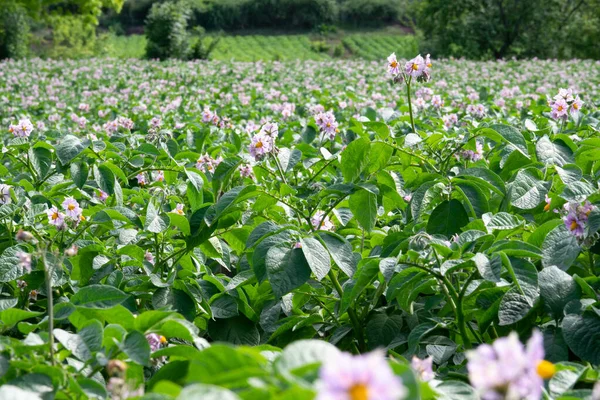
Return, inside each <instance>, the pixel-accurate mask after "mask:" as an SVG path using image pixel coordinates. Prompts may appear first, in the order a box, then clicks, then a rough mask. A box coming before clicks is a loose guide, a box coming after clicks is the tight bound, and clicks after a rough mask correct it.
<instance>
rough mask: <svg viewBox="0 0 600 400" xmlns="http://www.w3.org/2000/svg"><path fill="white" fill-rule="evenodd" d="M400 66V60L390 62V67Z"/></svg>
mask: <svg viewBox="0 0 600 400" xmlns="http://www.w3.org/2000/svg"><path fill="white" fill-rule="evenodd" d="M397 66H398V61H396V60H394V61H392V62H391V63H390V67H392V68H396V67H397Z"/></svg>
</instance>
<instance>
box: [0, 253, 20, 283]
mask: <svg viewBox="0 0 600 400" xmlns="http://www.w3.org/2000/svg"><path fill="white" fill-rule="evenodd" d="M22 251H24V250H23V248H21V246H19V245H17V246H12V247H9V248H7V249H6V250H4V253H2V255H1V256H0V282H11V281H14V280H15V279H17V278H20V277H21V276H22V275H23V274H24V273H25V271H24V269H23V266H22V265H21V263H20V262H19V257H18V256H17V254H18V253H20V252H22Z"/></svg>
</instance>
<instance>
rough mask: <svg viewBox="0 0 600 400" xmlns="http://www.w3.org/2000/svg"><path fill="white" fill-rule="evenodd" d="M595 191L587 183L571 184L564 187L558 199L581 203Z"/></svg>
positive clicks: (595, 190)
mask: <svg viewBox="0 0 600 400" xmlns="http://www.w3.org/2000/svg"><path fill="white" fill-rule="evenodd" d="M596 192H597V189H595V188H594V186H592V185H590V184H589V183H587V182H582V181H580V182H572V183H570V184H568V185H566V186H565V188H564V189H563V191H562V193H561V194H560V197H562V198H563V199H565V200H567V201H575V202H577V203H581V202H582V201H584V200H585V199H587V198H588V196H589V195H591V194H593V193H596Z"/></svg>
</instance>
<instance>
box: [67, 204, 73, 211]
mask: <svg viewBox="0 0 600 400" xmlns="http://www.w3.org/2000/svg"><path fill="white" fill-rule="evenodd" d="M67 208H68V209H69V211H73V210H74V209H75V204H73V203H71V204H69V205H68V206H67Z"/></svg>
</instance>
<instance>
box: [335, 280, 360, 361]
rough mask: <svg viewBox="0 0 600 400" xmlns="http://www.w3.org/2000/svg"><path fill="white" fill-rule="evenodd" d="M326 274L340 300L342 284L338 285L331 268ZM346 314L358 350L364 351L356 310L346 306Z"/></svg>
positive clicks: (342, 293) (342, 294)
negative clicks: (356, 341)
mask: <svg viewBox="0 0 600 400" xmlns="http://www.w3.org/2000/svg"><path fill="white" fill-rule="evenodd" d="M327 275H328V276H329V279H330V280H331V282H332V283H333V287H334V288H335V290H336V292H337V293H338V295H339V296H340V300H341V299H342V297H343V296H344V291H343V289H342V285H340V282H339V281H338V279H337V276H335V273H334V272H333V270H329V273H328V274H327ZM348 316H349V317H350V322H351V323H352V326H353V328H354V331H355V332H356V339H357V340H358V347H359V350H360V351H365V349H366V344H365V337H364V334H363V330H362V327H361V325H360V321H359V320H358V317H357V315H356V311H355V310H354V309H353V308H348Z"/></svg>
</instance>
